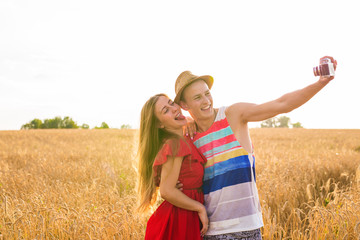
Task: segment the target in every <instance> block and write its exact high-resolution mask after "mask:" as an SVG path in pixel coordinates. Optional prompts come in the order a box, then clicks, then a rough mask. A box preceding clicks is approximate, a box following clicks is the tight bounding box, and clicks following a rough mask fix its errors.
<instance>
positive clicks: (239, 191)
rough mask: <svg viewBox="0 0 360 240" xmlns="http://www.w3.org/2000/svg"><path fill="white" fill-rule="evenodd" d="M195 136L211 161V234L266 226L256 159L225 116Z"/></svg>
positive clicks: (207, 189)
mask: <svg viewBox="0 0 360 240" xmlns="http://www.w3.org/2000/svg"><path fill="white" fill-rule="evenodd" d="M225 109H226V107H222V108H220V109H219V110H218V114H217V116H216V119H215V122H214V123H213V125H212V126H211V127H210V128H209V130H207V131H206V132H204V133H199V134H197V135H196V136H195V139H194V144H195V146H196V147H197V148H198V149H199V150H200V152H201V153H202V154H203V155H204V156H205V157H206V158H207V163H206V165H205V173H204V182H203V192H204V195H205V206H206V209H207V212H208V216H209V220H210V227H209V230H208V232H207V235H216V234H224V233H230V232H239V231H248V230H253V229H257V228H260V227H262V226H263V222H262V215H261V210H260V202H259V198H258V194H257V189H256V184H255V158H254V156H253V155H252V154H249V153H248V152H247V151H246V150H244V149H243V148H242V147H241V145H240V144H239V142H238V141H237V139H236V137H235V135H234V133H233V131H232V129H231V128H230V125H229V123H228V121H227V119H226V116H225Z"/></svg>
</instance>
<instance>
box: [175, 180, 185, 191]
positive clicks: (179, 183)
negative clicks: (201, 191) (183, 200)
mask: <svg viewBox="0 0 360 240" xmlns="http://www.w3.org/2000/svg"><path fill="white" fill-rule="evenodd" d="M183 186H184V185H183V184H182V183H181V182H180V181H177V183H176V188H177V189H179V190H180V191H182V190H183V188H182V187H183Z"/></svg>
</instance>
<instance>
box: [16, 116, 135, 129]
mask: <svg viewBox="0 0 360 240" xmlns="http://www.w3.org/2000/svg"><path fill="white" fill-rule="evenodd" d="M78 128H82V129H89V128H90V127H89V125H88V124H86V123H83V124H82V125H81V126H79V125H77V123H76V122H75V121H74V120H73V119H72V118H71V117H68V116H66V117H64V118H61V117H59V116H57V117H55V118H51V119H44V120H43V121H42V120H40V119H38V118H35V119H33V120H31V121H30V122H28V123H26V124H24V125H22V126H21V129H78ZM108 128H109V125H108V124H107V123H106V122H102V123H101V125H100V126H99V127H97V126H95V127H94V128H93V129H108ZM120 128H121V129H130V128H131V126H130V125H129V124H123V125H121V127H120Z"/></svg>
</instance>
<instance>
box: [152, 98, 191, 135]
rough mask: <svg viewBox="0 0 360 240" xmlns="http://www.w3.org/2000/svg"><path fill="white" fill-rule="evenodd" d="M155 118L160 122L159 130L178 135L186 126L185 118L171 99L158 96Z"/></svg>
mask: <svg viewBox="0 0 360 240" xmlns="http://www.w3.org/2000/svg"><path fill="white" fill-rule="evenodd" d="M155 116H156V117H157V118H158V119H159V121H160V126H159V127H160V128H164V129H166V130H167V131H170V132H175V133H178V132H180V131H179V129H180V130H181V131H182V127H183V126H184V125H185V124H186V118H185V117H184V115H182V113H181V108H180V106H179V105H177V104H176V103H175V102H173V101H172V100H171V99H169V98H167V97H165V96H160V97H159V99H158V101H157V102H156V103H155Z"/></svg>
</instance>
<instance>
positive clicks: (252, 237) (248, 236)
mask: <svg viewBox="0 0 360 240" xmlns="http://www.w3.org/2000/svg"><path fill="white" fill-rule="evenodd" d="M203 239H204V240H238V239H240V240H261V239H262V238H261V231H260V229H255V230H251V231H243V232H235V233H226V234H220V235H205V236H204V238H203Z"/></svg>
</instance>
